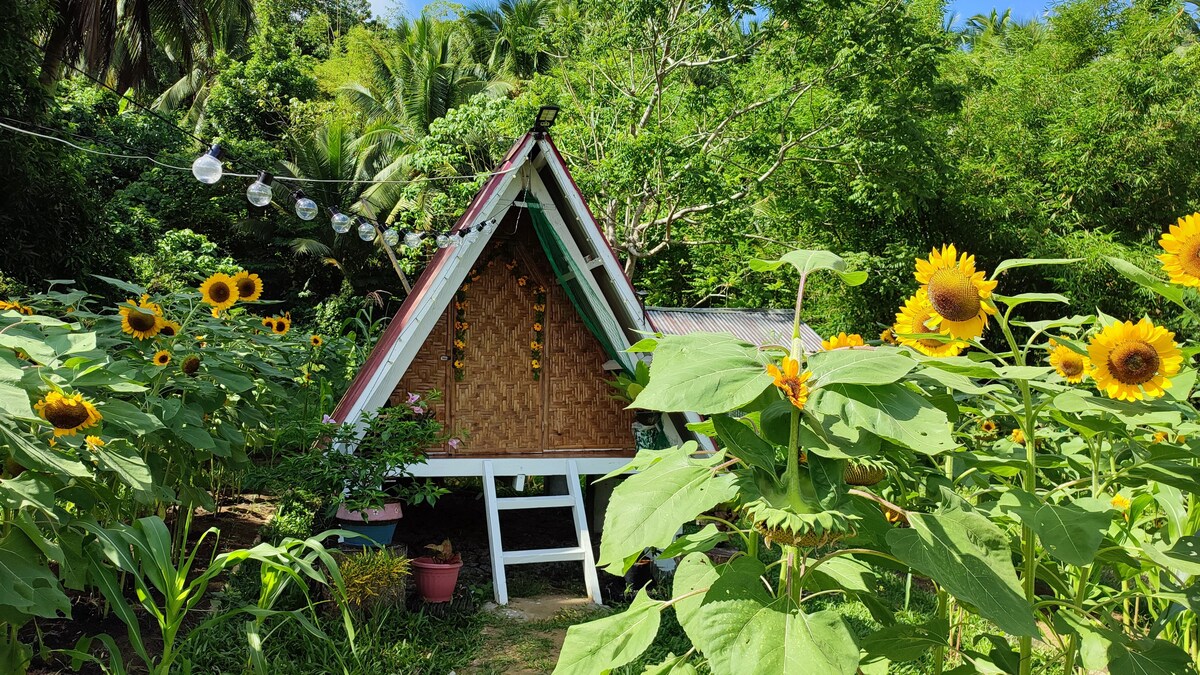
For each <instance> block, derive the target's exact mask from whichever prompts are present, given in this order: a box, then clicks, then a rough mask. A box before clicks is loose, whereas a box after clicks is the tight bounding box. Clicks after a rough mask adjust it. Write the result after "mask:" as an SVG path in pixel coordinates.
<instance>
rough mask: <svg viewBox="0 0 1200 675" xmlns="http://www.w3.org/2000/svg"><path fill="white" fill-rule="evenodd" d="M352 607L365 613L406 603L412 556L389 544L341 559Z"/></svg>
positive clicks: (348, 597)
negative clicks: (405, 554) (409, 557)
mask: <svg viewBox="0 0 1200 675" xmlns="http://www.w3.org/2000/svg"><path fill="white" fill-rule="evenodd" d="M338 568H339V569H340V570H341V572H342V579H343V581H344V582H345V584H346V600H347V603H348V604H349V606H350V608H351V609H353V610H355V611H357V612H360V613H362V614H373V613H374V612H376V611H378V610H380V609H391V608H398V607H403V606H404V589H405V583H406V581H407V579H408V575H409V574H410V569H409V559H408V558H407V557H405V556H403V555H400V554H399V553H397V552H395V551H393V550H391V549H386V548H378V549H366V550H364V551H362V552H360V553H350V554H347V555H345V556H343V557H342V558H341V559H340V560H339V561H338Z"/></svg>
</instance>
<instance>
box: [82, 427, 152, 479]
mask: <svg viewBox="0 0 1200 675" xmlns="http://www.w3.org/2000/svg"><path fill="white" fill-rule="evenodd" d="M91 452H92V454H93V455H94V456H95V458H96V461H97V463H98V464H99V465H100V468H101V469H104V470H106V471H111V472H113V473H115V474H116V475H117V476H118V477H119V478H120V479H121V481H122V482H123V483H125V484H126V485H128V486H129V487H131V488H133V489H134V490H137V491H139V492H150V491H151V490H153V489H154V478H153V476H151V474H150V467H148V466H146V462H145V460H143V459H142V456H141V455H139V454H138V452H137V448H135V447H133V445H132V444H131V443H130V442H129V441H127V440H125V439H123V438H121V439H114V440H112V441H109V442H108V443H107V444H106V445H104V446H102V447H98V448H92V449H91Z"/></svg>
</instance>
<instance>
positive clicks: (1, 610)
mask: <svg viewBox="0 0 1200 675" xmlns="http://www.w3.org/2000/svg"><path fill="white" fill-rule="evenodd" d="M41 560H42V557H41V555H39V553H38V549H37V547H36V546H35V545H34V543H33V542H32V541H30V540H29V536H28V535H27V534H26V533H25V532H24V531H23V530H21V529H19V528H12V529H10V530H9V533H8V536H6V537H5V538H4V539H2V540H0V578H3V579H4V583H0V620H4V621H8V622H10V623H14V624H16V625H18V626H19V625H21V624H23V623H24V622H25V619H27V618H29V617H31V616H40V617H45V618H48V619H53V618H58V617H60V616H70V614H71V601H70V600H68V599H67V596H66V595H65V594H64V593H63V592H62V589H61V588H60V587H59V585H58V577H56V576H55V575H54V573H53V572H51V571H50V569H49V568H48V567H46V565H44V564H42V563H41Z"/></svg>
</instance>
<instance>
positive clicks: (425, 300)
mask: <svg viewBox="0 0 1200 675" xmlns="http://www.w3.org/2000/svg"><path fill="white" fill-rule="evenodd" d="M526 188H528V190H529V191H530V193H531V194H532V196H534V198H535V199H534V200H530V204H529V206H527V207H526V208H530V207H532V208H536V209H538V210H539V211H540V212H541V215H542V216H544V219H545V224H546V225H548V227H549V229H548V231H547V233H552V234H553V237H551V239H552V240H553V242H554V244H555V246H554V250H549V249H547V250H545V251H544V252H545V253H546V255H547V256H548V257H550V256H557V257H558V258H559V262H561V263H564V264H565V266H556V267H558V268H557V269H556V272H557V273H561V270H562V269H569V272H568V274H571V275H572V276H573V277H574V282H575V285H576V286H577V291H578V292H577V293H576V296H577V297H572V301H573V302H575V301H578V302H579V303H581V304H580V305H577V308H579V309H582V310H584V311H586V312H587V313H588V315H590V317H591V318H592V319H594V320H593V321H592V322H591V323H590V324H589V328H590V329H591V330H592V331H593V333H597V335H596V337H597V338H598V339H599V340H600V341H601V343H602V344H604V345H606V346H609V345H611V347H612V348H613V350H614V353H613V354H612V356H613V357H614V358H615V359H616V360H617V361H618V363H620V365H621V366H622V367H624V368H632V366H633V363H634V360H635V356H634V355H632V354H630V353H628V352H626V351H625V349H627V348H628V347H629V346H630V345H631V344H633V342H635V341H637V340H638V339H640V337H641V334H644V333H647V332H652V331H653V327H652V325H651V324H650V322H649V320H648V319H647V317H646V315H645V313H644V311H643V309H642V306H641V303H640V302H639V300H638V298H637V295H636V294H635V292H634V289H633V286H632V284H631V283H630V281H629V279H628V277H626V276H625V273H624V270H623V269H622V268H621V265H620V261H619V260H618V259H617V256H616V253H615V252H614V251H613V249H612V247H611V245H610V244H609V242H608V240H607V239H606V238H605V237H604V234H603V233H602V232H601V231H600V228H599V227H598V225H597V223H596V221H595V219H594V218H593V217H592V214H591V212H590V211H589V209H588V207H587V203H586V200H585V199H584V198H583V195H582V194H581V193H580V191H579V188H578V186H577V185H576V184H575V181H574V179H573V178H571V175H570V172H569V171H568V169H567V166H566V163H565V162H564V161H563V158H562V155H561V154H560V153H559V151H558V148H556V147H555V146H554V143H553V141H552V140H551V139H550V137H549V136H548V135H546V134H534V133H532V132H531V133H528V134H526V135H524V136H522V137H521V138H520V139H518V140H517V142H516V143H515V144H514V145H513V147H512V148H511V149H510V150H509V151H508V153H507V154H506V155H505V157H504V159H503V160H502V161H501V162H500V164H499V165H498V166H497V167H496V170H495V173H493V174H492V176H491V177H490V178H488V180H487V181H486V182H485V183H484V185H483V187H482V188H481V189H480V191H479V192H478V193H477V194H476V195H475V197H474V198H473V199H472V200H471V203H470V205H469V206H468V207H467V210H466V211H465V212H464V213H463V215H462V217H460V218H459V220H458V222H457V223H456V224H455V226H454V228H453V231H458V230H462V229H466V228H470V227H473V226H475V225H476V224H478V223H482V222H485V221H487V220H489V219H491V218H497V219H502V218H503V216H504V214H505V213H506V212H507V211H508V210H509V209H510V208H518V207H516V206H514V202H515V201H518V200H519V199H520V197H521V195H522V194H523V193H524V190H525V189H526ZM542 207H544V210H543V208H542ZM493 234H494V233H486V232H484V233H480V234H479V236H478V237H477V238H475V239H474V240H473V241H471V242H469V243H468V242H465V241H461V240H460V243H459V245H457V246H451V247H448V248H445V249H440V250H438V251H437V253H436V254H434V256H433V258H432V259H431V260H430V262H429V264H428V265H427V266H426V268H425V270H424V272H422V274H421V276H420V277H419V278H418V279H417V281H416V283H415V284H414V285H413V290H412V293H410V294H409V296H408V297H407V298H405V300H404V303H403V304H402V305H401V307H400V310H399V311H398V312H397V313H396V316H395V318H393V320H392V322H391V323H390V324H389V325H388V327H387V329H386V330H385V331H384V332H383V334H382V335H381V336H380V338H379V341H378V342H377V343H376V345H375V348H374V349H373V350H372V352H371V354H370V356H369V357H368V358H367V360H366V362H365V363H364V364H363V366H362V368H360V370H359V372H358V373H357V375H356V376H355V378H354V380H353V381H352V382H351V384H350V387H349V389H348V390H347V392H346V394H345V396H343V398H342V400H341V401H340V402H339V403H338V406H337V408H336V409H335V411H334V414H333V417H334V419H336V420H337V421H338V422H346V421H356V420H358V419H359V417H360V416H361V414H362V412H363V411H364V410H375V409H377V408H379V407H382V406H384V405H386V404H387V401H388V398H389V396H390V395H391V394H392V392H393V390H394V389H395V387H396V386H397V384H398V383H399V382H400V380H401V378H402V377H403V376H404V373H405V372H406V371H407V369H408V368H409V366H410V365H411V364H412V361H413V358H414V356H415V355H416V353H417V350H418V349H419V348H420V346H421V345H422V344H423V343H424V342H425V340H426V339H427V338H428V337H429V334H430V331H431V330H432V329H433V327H434V325H435V324H437V322H438V320H439V318H440V317H441V315H442V313H443V311H444V310H445V308H446V307H447V306H448V304H449V303H450V302H451V301H452V299H453V298H454V294H455V292H456V290H457V289H458V288H459V287H460V286H461V285H462V283H463V282H464V280H465V279H466V277H467V275H468V274H469V272H470V270H471V268H472V266H473V265H474V264H475V263H476V262H477V261H478V260H479V259H480V256H481V255H482V254H483V251H484V250H485V248H487V245H488V242H489V241H490V240H491V238H492V235H493ZM547 246H551V243H550V242H547V241H543V248H544V249H545V248H546V247H547ZM688 418H689V419H690V420H693V421H694V420H696V419H698V418H697V417H696V416H694V415H688ZM671 426H673V425H668V427H671ZM681 431H682V430H680V429H670V428H669V429H668V435H669V436H671V437H672V439H671V440H672V441H674V442H679V440H680V436H681V435H684V434H686V432H683V433H680V432H681ZM701 440H702V442H703V441H707V438H706V437H701ZM706 445H708V444H707V443H706ZM710 447H711V446H710Z"/></svg>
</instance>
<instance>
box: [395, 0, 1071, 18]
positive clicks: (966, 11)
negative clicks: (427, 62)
mask: <svg viewBox="0 0 1200 675" xmlns="http://www.w3.org/2000/svg"><path fill="white" fill-rule="evenodd" d="M460 2H462V4H464V5H473V4H475V2H474V0H465V1H463V0H460ZM1049 2H1050V0H999V1H997V0H951V2H950V4H949V7H948V9H947V11H948V12H949V13H950V14H957V15H958V16H959V21H958V23H961V22H962V21H963V20H965V19H966V18H967V17H969V16H972V15H975V14H987V13H989V12H991V11H992V10H993V9H996V10H997V11H1000V12H1003V11H1004V10H1005V9H1007V8H1011V9H1012V15H1013V18H1014V19H1020V20H1022V21H1024V20H1027V19H1032V18H1034V17H1036V16H1039V15H1040V14H1041V13H1042V11H1043V10H1045V8H1046V6H1047V5H1048V4H1049ZM425 4H426V2H425V0H371V8H372V10H373V11H374V12H375V14H376V15H377V16H387V15H388V14H390V13H391V10H392V9H393V8H395V7H400V8H402V9H403V10H404V13H405V14H408V15H410V16H413V15H416V14H417V13H418V12H420V11H421V7H423V6H424V5H425Z"/></svg>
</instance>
